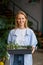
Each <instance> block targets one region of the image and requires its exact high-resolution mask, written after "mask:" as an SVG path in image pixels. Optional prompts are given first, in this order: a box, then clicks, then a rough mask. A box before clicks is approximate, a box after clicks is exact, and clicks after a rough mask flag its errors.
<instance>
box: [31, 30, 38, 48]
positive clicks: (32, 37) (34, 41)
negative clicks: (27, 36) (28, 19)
mask: <svg viewBox="0 0 43 65" xmlns="http://www.w3.org/2000/svg"><path fill="white" fill-rule="evenodd" d="M37 43H38V41H37V38H36V35H35V34H34V32H33V31H32V34H31V45H32V46H33V47H36V45H37Z"/></svg>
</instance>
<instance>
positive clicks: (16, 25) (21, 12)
mask: <svg viewBox="0 0 43 65" xmlns="http://www.w3.org/2000/svg"><path fill="white" fill-rule="evenodd" d="M19 14H22V15H24V16H25V18H26V21H25V24H24V27H25V28H26V27H27V22H28V17H27V15H26V14H25V13H24V12H23V11H18V12H17V14H16V16H15V28H18V27H19V25H18V23H17V18H18V15H19Z"/></svg>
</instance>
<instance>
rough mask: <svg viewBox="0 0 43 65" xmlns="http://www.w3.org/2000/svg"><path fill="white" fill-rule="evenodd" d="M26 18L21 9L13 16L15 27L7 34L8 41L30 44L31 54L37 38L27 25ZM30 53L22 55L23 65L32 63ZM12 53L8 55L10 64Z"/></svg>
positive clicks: (11, 62)
mask: <svg viewBox="0 0 43 65" xmlns="http://www.w3.org/2000/svg"><path fill="white" fill-rule="evenodd" d="M27 22H28V18H27V15H26V14H25V13H24V12H23V11H19V12H18V13H17V14H16V16H15V29H12V30H11V31H10V33H9V36H8V43H14V44H16V43H18V45H20V46H28V45H29V46H32V54H33V53H34V51H35V48H36V44H37V39H36V36H35V34H34V32H33V31H32V30H31V29H30V28H29V27H28V26H27ZM32 54H25V55H24V65H32ZM13 62H14V55H12V54H11V55H10V65H13Z"/></svg>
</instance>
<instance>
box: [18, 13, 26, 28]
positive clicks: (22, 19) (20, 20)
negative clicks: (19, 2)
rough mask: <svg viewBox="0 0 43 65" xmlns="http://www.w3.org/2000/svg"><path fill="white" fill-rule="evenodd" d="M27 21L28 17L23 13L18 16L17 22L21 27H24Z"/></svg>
mask: <svg viewBox="0 0 43 65" xmlns="http://www.w3.org/2000/svg"><path fill="white" fill-rule="evenodd" d="M25 22H26V18H25V16H24V15H23V14H19V15H18V17H17V23H18V25H19V27H21V28H24V24H25Z"/></svg>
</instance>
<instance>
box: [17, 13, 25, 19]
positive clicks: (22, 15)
mask: <svg viewBox="0 0 43 65" xmlns="http://www.w3.org/2000/svg"><path fill="white" fill-rule="evenodd" d="M17 17H18V18H19V17H23V18H25V15H24V14H18V16H17Z"/></svg>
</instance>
